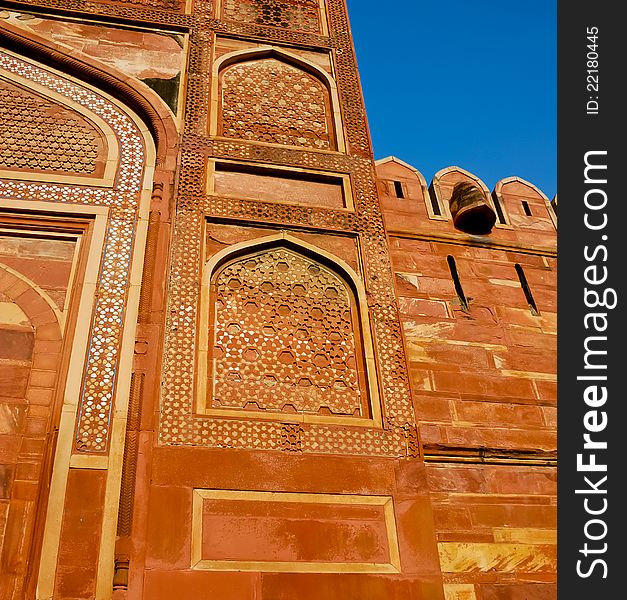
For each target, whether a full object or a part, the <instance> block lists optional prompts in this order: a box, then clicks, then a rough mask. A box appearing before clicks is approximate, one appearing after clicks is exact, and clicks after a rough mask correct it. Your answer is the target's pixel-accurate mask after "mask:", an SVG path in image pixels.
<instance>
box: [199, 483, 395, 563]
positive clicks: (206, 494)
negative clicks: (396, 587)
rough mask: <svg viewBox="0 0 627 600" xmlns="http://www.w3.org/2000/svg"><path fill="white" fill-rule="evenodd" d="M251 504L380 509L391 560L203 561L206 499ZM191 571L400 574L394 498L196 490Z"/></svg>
mask: <svg viewBox="0 0 627 600" xmlns="http://www.w3.org/2000/svg"><path fill="white" fill-rule="evenodd" d="M205 499H208V500H227V501H237V500H239V501H248V502H294V503H299V504H339V505H343V506H381V507H382V508H383V522H384V523H385V528H386V532H387V541H388V548H389V556H390V560H389V562H387V563H366V562H361V563H360V562H355V563H351V562H316V561H312V562H299V561H291V562H290V561H246V560H207V559H203V558H202V526H203V513H202V508H203V500H205ZM191 548H192V551H191V568H192V569H195V570H202V571H255V572H266V573H400V572H401V562H400V548H399V544H398V537H397V531H396V518H395V516H394V501H393V499H392V497H391V496H362V495H357V494H312V493H299V492H294V493H293V492H258V491H241V490H207V489H195V490H194V493H193V496H192V539H191Z"/></svg>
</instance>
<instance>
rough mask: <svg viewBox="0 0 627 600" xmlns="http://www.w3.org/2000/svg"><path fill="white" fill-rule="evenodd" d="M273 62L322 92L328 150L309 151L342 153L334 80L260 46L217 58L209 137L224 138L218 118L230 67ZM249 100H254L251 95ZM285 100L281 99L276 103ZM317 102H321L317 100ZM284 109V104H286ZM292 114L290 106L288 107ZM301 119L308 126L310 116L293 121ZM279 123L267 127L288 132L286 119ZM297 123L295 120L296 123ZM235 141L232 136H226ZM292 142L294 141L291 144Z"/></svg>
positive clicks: (307, 64)
mask: <svg viewBox="0 0 627 600" xmlns="http://www.w3.org/2000/svg"><path fill="white" fill-rule="evenodd" d="M268 60H270V61H272V60H273V61H276V62H277V63H278V64H279V65H283V66H285V67H286V68H287V69H294V70H297V71H300V72H302V73H304V74H305V75H307V76H308V77H309V78H311V79H312V80H313V81H315V82H317V83H318V84H319V85H320V87H321V89H322V90H323V91H324V94H325V95H326V98H324V108H325V123H326V129H327V134H328V136H329V145H328V147H322V145H319V146H316V145H315V144H314V145H312V146H311V147H312V148H314V149H315V148H316V147H318V149H323V150H337V151H339V152H344V151H345V142H344V137H343V133H342V126H341V116H340V109H339V97H338V93H337V85H336V83H335V81H334V79H333V78H332V77H331V75H330V74H329V73H327V72H326V71H325V70H324V69H322V68H320V67H319V66H318V65H316V64H315V63H313V62H311V61H309V60H307V59H306V58H303V57H301V56H297V55H296V54H293V53H291V52H288V51H286V50H284V49H282V48H276V47H274V46H260V47H257V48H249V49H246V50H237V51H234V52H230V53H228V54H225V55H224V56H221V57H220V58H218V59H217V60H216V61H215V62H214V65H213V73H212V82H213V87H212V94H211V98H212V99H211V118H210V124H209V134H210V135H212V136H217V135H224V131H223V127H222V126H221V116H222V109H223V85H222V81H223V77H224V74H225V72H226V71H228V69H229V68H230V67H237V66H239V65H254V64H255V63H258V64H260V63H261V62H263V61H268ZM251 97H254V93H253V95H252V96H251ZM282 100H284V99H283V98H280V99H278V101H282ZM318 100H319V101H320V98H318ZM310 104H311V106H309V107H308V108H309V109H310V111H309V112H311V110H314V111H315V108H316V107H315V103H310ZM286 106H287V104H286ZM289 108H290V110H293V106H290V107H289ZM301 116H302V117H303V118H302V119H300V121H304V122H305V123H308V122H309V123H310V122H311V115H309V116H308V115H307V114H303V115H296V117H301ZM264 117H265V119H266V120H267V119H268V115H264ZM281 120H282V121H281V123H272V122H271V121H268V125H269V126H271V127H272V128H273V129H274V131H277V130H281V128H282V127H283V126H284V125H286V126H287V127H288V128H289V123H288V121H289V115H287V114H286V115H284V116H282V117H281ZM298 120H299V119H298V118H297V119H296V121H298ZM303 127H304V126H303V124H302V123H297V127H296V128H295V129H296V132H295V133H294V135H299V134H300V133H302V131H303ZM227 137H235V136H227ZM293 141H294V140H293ZM288 145H297V146H302V145H306V144H304V143H302V142H297V141H296V142H295V143H292V144H288Z"/></svg>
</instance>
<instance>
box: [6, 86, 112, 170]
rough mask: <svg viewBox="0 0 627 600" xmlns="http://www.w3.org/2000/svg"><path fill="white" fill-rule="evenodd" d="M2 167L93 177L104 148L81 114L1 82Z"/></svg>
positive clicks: (96, 133) (94, 130)
mask: <svg viewBox="0 0 627 600" xmlns="http://www.w3.org/2000/svg"><path fill="white" fill-rule="evenodd" d="M0 107H2V109H1V110H0V167H4V168H9V169H37V170H42V171H69V172H72V173H93V172H94V170H95V169H96V159H97V158H98V154H99V150H100V149H101V144H100V143H99V138H100V136H99V135H98V132H97V131H96V129H95V128H94V127H93V126H92V125H91V124H90V123H89V122H88V121H87V120H86V119H83V118H82V117H80V115H78V113H76V112H74V111H70V110H68V109H67V108H65V107H63V106H61V105H60V104H56V103H53V102H50V101H49V100H46V99H44V98H42V97H39V96H36V95H35V94H32V93H30V92H27V91H25V90H23V89H21V88H19V87H17V86H14V85H11V84H9V83H8V82H6V81H4V80H0Z"/></svg>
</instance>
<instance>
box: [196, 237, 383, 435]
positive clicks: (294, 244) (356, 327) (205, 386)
mask: <svg viewBox="0 0 627 600" xmlns="http://www.w3.org/2000/svg"><path fill="white" fill-rule="evenodd" d="M272 251H277V253H279V254H280V253H281V251H283V253H291V254H293V255H294V256H295V257H296V262H299V261H302V262H307V261H310V263H311V264H310V266H311V267H315V265H319V266H320V267H321V268H322V269H324V270H327V271H328V272H329V273H330V274H332V275H331V277H333V276H334V277H335V278H336V279H337V280H338V281H340V282H341V284H343V285H344V286H345V288H346V289H347V290H348V294H349V298H351V297H352V299H351V300H350V312H351V315H350V319H351V321H352V324H353V325H352V326H353V331H352V340H354V342H353V343H354V349H353V350H352V351H354V357H355V361H356V363H357V365H356V367H357V369H356V370H355V377H354V378H353V379H355V380H356V381H355V382H353V383H356V385H357V386H358V387H359V388H360V391H361V392H364V393H365V394H364V398H363V399H362V402H361V411H360V412H361V414H358V415H357V414H341V415H337V414H335V415H334V414H331V413H330V412H328V411H327V412H326V414H314V413H312V412H311V411H309V412H307V411H296V410H294V411H293V412H285V411H282V410H281V409H280V408H277V409H272V410H267V411H266V412H265V414H264V411H260V410H245V409H243V408H242V409H233V408H228V409H220V408H217V409H216V408H215V407H212V406H211V405H210V403H211V397H212V386H213V377H214V375H215V368H216V367H215V364H212V361H213V359H212V349H213V344H214V339H213V337H214V334H215V331H214V328H215V323H216V317H217V314H216V312H215V310H214V305H215V303H216V301H217V296H216V278H217V277H219V276H220V275H221V274H222V273H223V272H224V269H227V268H229V267H230V266H231V265H233V264H236V263H237V262H238V261H240V262H241V261H244V260H245V259H247V258H248V257H250V258H251V260H256V259H257V257H259V255H260V254H261V255H263V254H264V253H266V252H272ZM284 258H285V257H284ZM301 284H302V282H301ZM297 285H299V284H297ZM303 287H305V286H303ZM259 294H260V295H261V296H263V294H264V292H263V288H261V287H260V288H259ZM268 325H269V324H267V325H266V326H268ZM260 327H261V326H260ZM294 327H295V331H300V325H295V326H294ZM334 333H335V335H336V337H337V342H340V337H341V336H340V334H339V333H338V332H334ZM261 337H263V336H261ZM344 342H345V339H344V338H343V339H342V340H341V343H338V348H339V347H340V346H345V343H344ZM295 343H296V344H297V345H298V344H299V342H298V341H295ZM350 344H351V342H349V343H348V346H350ZM304 345H305V342H303V343H302V344H301V346H304ZM326 345H327V346H328V347H329V348H331V347H332V345H331V344H330V343H329V341H327V343H326ZM307 348H308V349H307V350H305V351H304V356H305V357H306V356H307V355H308V354H307V352H309V353H311V359H312V360H314V359H315V357H316V356H317V354H316V352H317V351H316V350H313V349H310V346H309V344H308V343H307ZM284 351H285V352H289V353H292V349H284ZM342 352H343V351H341V350H340V351H339V352H337V354H338V357H339V356H340V354H342ZM293 358H294V357H293ZM214 362H215V361H214ZM300 363H301V364H300V365H299V366H298V368H299V369H302V367H303V366H304V367H305V369H306V368H307V367H308V366H310V365H309V364H308V363H309V361H307V360H305V359H303V357H302V356H301V360H300ZM359 365H361V366H359ZM330 366H331V367H332V365H330ZM329 370H330V371H331V370H332V368H331V369H329ZM284 371H285V370H284ZM288 371H289V370H288ZM302 375H303V377H302V379H304V380H307V381H308V382H309V384H312V383H314V385H315V382H314V381H313V380H312V377H310V374H306V373H302ZM269 376H270V377H273V375H269ZM288 377H289V376H288ZM358 379H359V381H357V380H358ZM338 381H339V380H338ZM323 385H324V384H323ZM343 385H345V384H343ZM284 387H285V386H284ZM348 387H349V386H346V387H343V389H347V388H348ZM196 392H197V393H196V399H197V401H196V407H197V412H198V413H201V414H206V415H211V416H218V417H220V416H221V417H225V416H240V417H248V418H254V419H271V420H277V421H281V422H284V423H290V422H291V423H336V424H345V425H362V426H370V427H372V426H375V427H380V426H381V423H382V417H381V402H380V398H379V391H378V384H377V377H376V365H375V360H374V351H373V346H372V334H371V331H370V323H369V319H368V306H367V302H366V294H365V290H364V287H363V284H362V283H361V281H360V278H359V276H358V275H357V274H356V273H355V272H354V271H353V269H351V267H350V266H349V265H347V264H346V263H345V262H344V261H342V260H341V259H340V258H338V257H336V256H334V255H332V254H330V253H328V252H326V251H324V250H322V249H321V248H318V247H316V246H313V245H311V244H309V243H307V242H304V241H302V240H300V239H298V238H295V237H293V236H291V235H290V234H288V233H286V232H281V233H278V234H275V235H270V236H264V237H262V238H259V239H256V240H253V241H248V242H242V243H239V244H234V245H232V246H229V247H228V248H225V249H224V250H221V251H220V252H218V253H217V254H215V255H214V256H213V257H212V258H211V259H210V260H208V261H207V262H206V263H205V266H204V272H203V284H202V292H201V303H200V328H199V352H198V359H197V382H196ZM343 395H344V396H345V395H346V394H342V393H341V392H340V394H339V396H343ZM340 402H341V401H340ZM351 408H352V409H354V408H355V407H351ZM355 412H356V411H355Z"/></svg>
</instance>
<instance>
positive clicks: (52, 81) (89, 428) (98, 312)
mask: <svg viewBox="0 0 627 600" xmlns="http://www.w3.org/2000/svg"><path fill="white" fill-rule="evenodd" d="M0 69H5V70H6V71H8V72H11V73H13V74H15V75H17V76H18V77H22V78H24V79H26V80H30V81H32V82H33V83H35V84H36V85H39V86H42V87H44V88H48V89H49V90H51V91H52V92H54V93H56V94H60V95H61V96H65V97H66V98H67V99H68V100H70V101H72V102H76V103H78V104H80V105H81V106H83V107H84V108H86V109H87V110H88V111H90V112H92V113H93V114H95V115H97V116H98V117H99V118H101V119H102V120H103V121H104V122H105V123H106V124H107V125H108V126H109V127H110V128H111V130H112V131H113V133H114V135H115V137H116V139H117V144H118V149H119V167H118V169H117V173H116V178H115V183H114V187H113V188H112V189H106V188H100V187H91V186H80V187H78V186H73V185H64V184H55V183H35V182H28V181H11V180H0V197H2V198H9V199H22V200H39V201H45V202H57V203H64V204H72V203H76V204H87V205H90V204H94V205H101V206H109V207H110V211H109V219H108V222H107V234H106V238H105V242H104V249H103V257H102V263H101V265H100V272H99V276H98V283H97V287H96V290H95V292H96V293H95V297H96V300H95V304H94V308H93V317H92V324H91V330H90V335H89V345H88V350H87V357H86V364H85V371H84V379H83V382H82V388H81V392H80V398H78V423H77V429H76V438H77V439H76V447H75V450H78V451H80V452H90V453H104V452H106V451H107V450H108V447H109V436H110V425H111V417H112V413H113V399H114V396H115V386H116V383H117V375H118V364H119V355H120V344H121V340H122V332H123V319H124V315H125V306H126V301H127V292H128V287H129V273H130V265H131V257H132V251H133V243H134V238H135V230H136V227H137V209H138V205H139V200H140V193H139V192H140V190H141V187H142V178H143V175H144V165H145V162H146V153H145V148H144V141H143V137H142V135H141V133H140V132H139V130H138V128H137V126H136V124H135V123H134V122H133V121H132V119H130V118H129V117H128V115H126V114H125V113H123V112H122V111H121V110H120V109H119V108H118V107H117V106H116V105H115V104H113V103H112V102H111V101H110V100H108V99H107V98H105V97H103V96H101V95H99V94H96V93H95V92H93V91H92V90H90V89H88V88H86V87H83V86H81V85H79V84H77V83H75V82H73V81H70V80H68V79H65V78H62V77H60V76H59V75H56V74H54V73H51V72H50V71H47V70H45V69H42V68H40V67H38V66H37V65H33V64H30V63H27V62H25V61H22V60H20V59H18V58H15V57H13V56H11V55H9V54H6V53H3V52H0Z"/></svg>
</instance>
